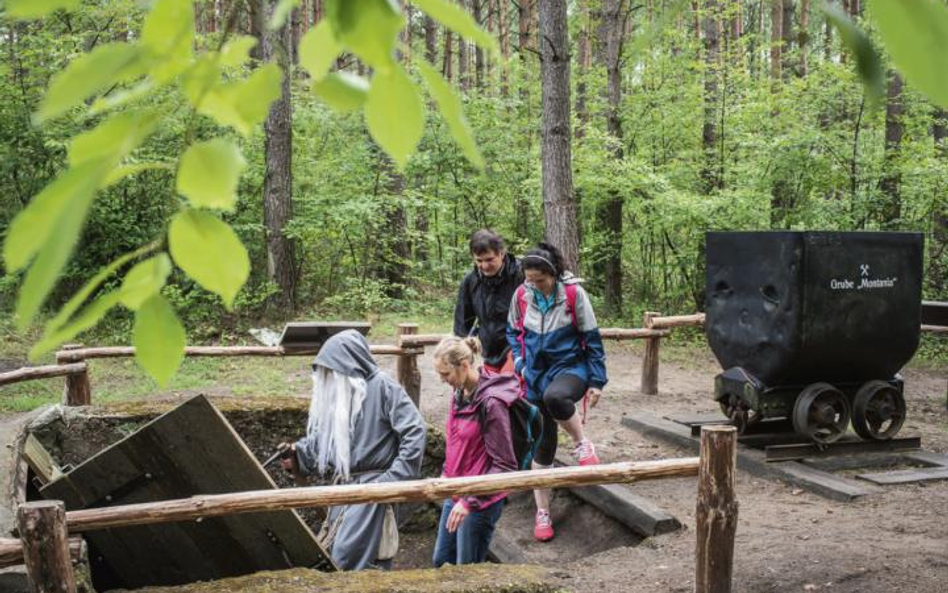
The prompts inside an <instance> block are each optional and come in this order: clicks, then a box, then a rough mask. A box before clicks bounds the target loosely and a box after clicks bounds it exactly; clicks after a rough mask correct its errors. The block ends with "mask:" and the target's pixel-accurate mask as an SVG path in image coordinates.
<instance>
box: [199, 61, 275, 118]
mask: <svg viewBox="0 0 948 593" xmlns="http://www.w3.org/2000/svg"><path fill="white" fill-rule="evenodd" d="M282 80H283V74H282V73H281V72H280V67H279V66H277V65H276V64H267V65H265V66H262V67H261V68H258V69H257V70H255V71H254V73H253V74H251V75H250V77H249V78H247V79H246V80H240V81H237V82H232V83H230V84H226V85H223V86H220V87H217V88H215V89H213V90H211V91H210V92H209V93H207V95H205V97H204V100H203V101H201V105H200V106H199V107H198V112H199V113H202V114H204V115H207V116H208V117H211V118H213V119H214V120H215V121H216V122H217V123H219V124H221V125H223V126H231V127H232V128H234V129H235V130H237V131H238V132H240V133H241V134H243V135H244V136H249V135H250V134H251V132H253V128H254V126H256V125H257V124H259V123H260V122H262V121H263V120H264V119H265V118H266V117H267V113H269V111H270V103H272V102H273V101H275V100H276V99H278V98H279V97H280V93H281V92H282V89H281V82H282Z"/></svg>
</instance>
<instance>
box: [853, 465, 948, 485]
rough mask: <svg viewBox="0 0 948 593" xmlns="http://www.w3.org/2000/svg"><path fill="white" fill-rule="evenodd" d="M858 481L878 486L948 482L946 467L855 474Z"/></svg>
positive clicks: (947, 468) (947, 469)
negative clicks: (936, 481)
mask: <svg viewBox="0 0 948 593" xmlns="http://www.w3.org/2000/svg"><path fill="white" fill-rule="evenodd" d="M856 477H857V478H859V479H860V480H867V481H869V482H872V483H873V484H879V485H880V486H889V485H892V484H909V483H912V482H929V481H932V480H948V467H944V466H942V467H923V468H919V469H899V470H895V471H891V472H879V473H873V474H856Z"/></svg>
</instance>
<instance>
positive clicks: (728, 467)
mask: <svg viewBox="0 0 948 593" xmlns="http://www.w3.org/2000/svg"><path fill="white" fill-rule="evenodd" d="M736 474H737V429H736V428H735V427H733V426H702V427H701V461H700V465H699V469H698V505H697V510H696V512H695V523H696V525H695V532H696V534H697V538H698V543H697V546H696V549H695V593H730V591H731V576H732V573H733V569H734V533H735V532H736V531H737V507H738V504H737V497H736V495H735V493H734V481H735V478H736Z"/></svg>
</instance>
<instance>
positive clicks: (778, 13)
mask: <svg viewBox="0 0 948 593" xmlns="http://www.w3.org/2000/svg"><path fill="white" fill-rule="evenodd" d="M788 1H789V0H788ZM783 2H784V0H771V4H770V79H771V81H772V82H773V89H774V90H776V89H777V88H779V84H780V79H781V77H782V67H783V57H782V54H783Z"/></svg>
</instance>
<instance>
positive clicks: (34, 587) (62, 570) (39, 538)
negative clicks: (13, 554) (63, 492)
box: [17, 500, 76, 593]
mask: <svg viewBox="0 0 948 593" xmlns="http://www.w3.org/2000/svg"><path fill="white" fill-rule="evenodd" d="M17 526H18V527H19V530H20V539H21V541H22V542H23V560H24V564H26V574H27V578H28V579H29V583H30V591H31V592H32V593H76V577H75V574H74V573H73V570H72V558H71V557H70V554H69V536H68V534H67V532H66V506H65V505H64V504H63V503H62V502H61V501H58V500H43V501H39V502H27V503H23V504H21V505H20V507H19V508H18V509H17Z"/></svg>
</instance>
